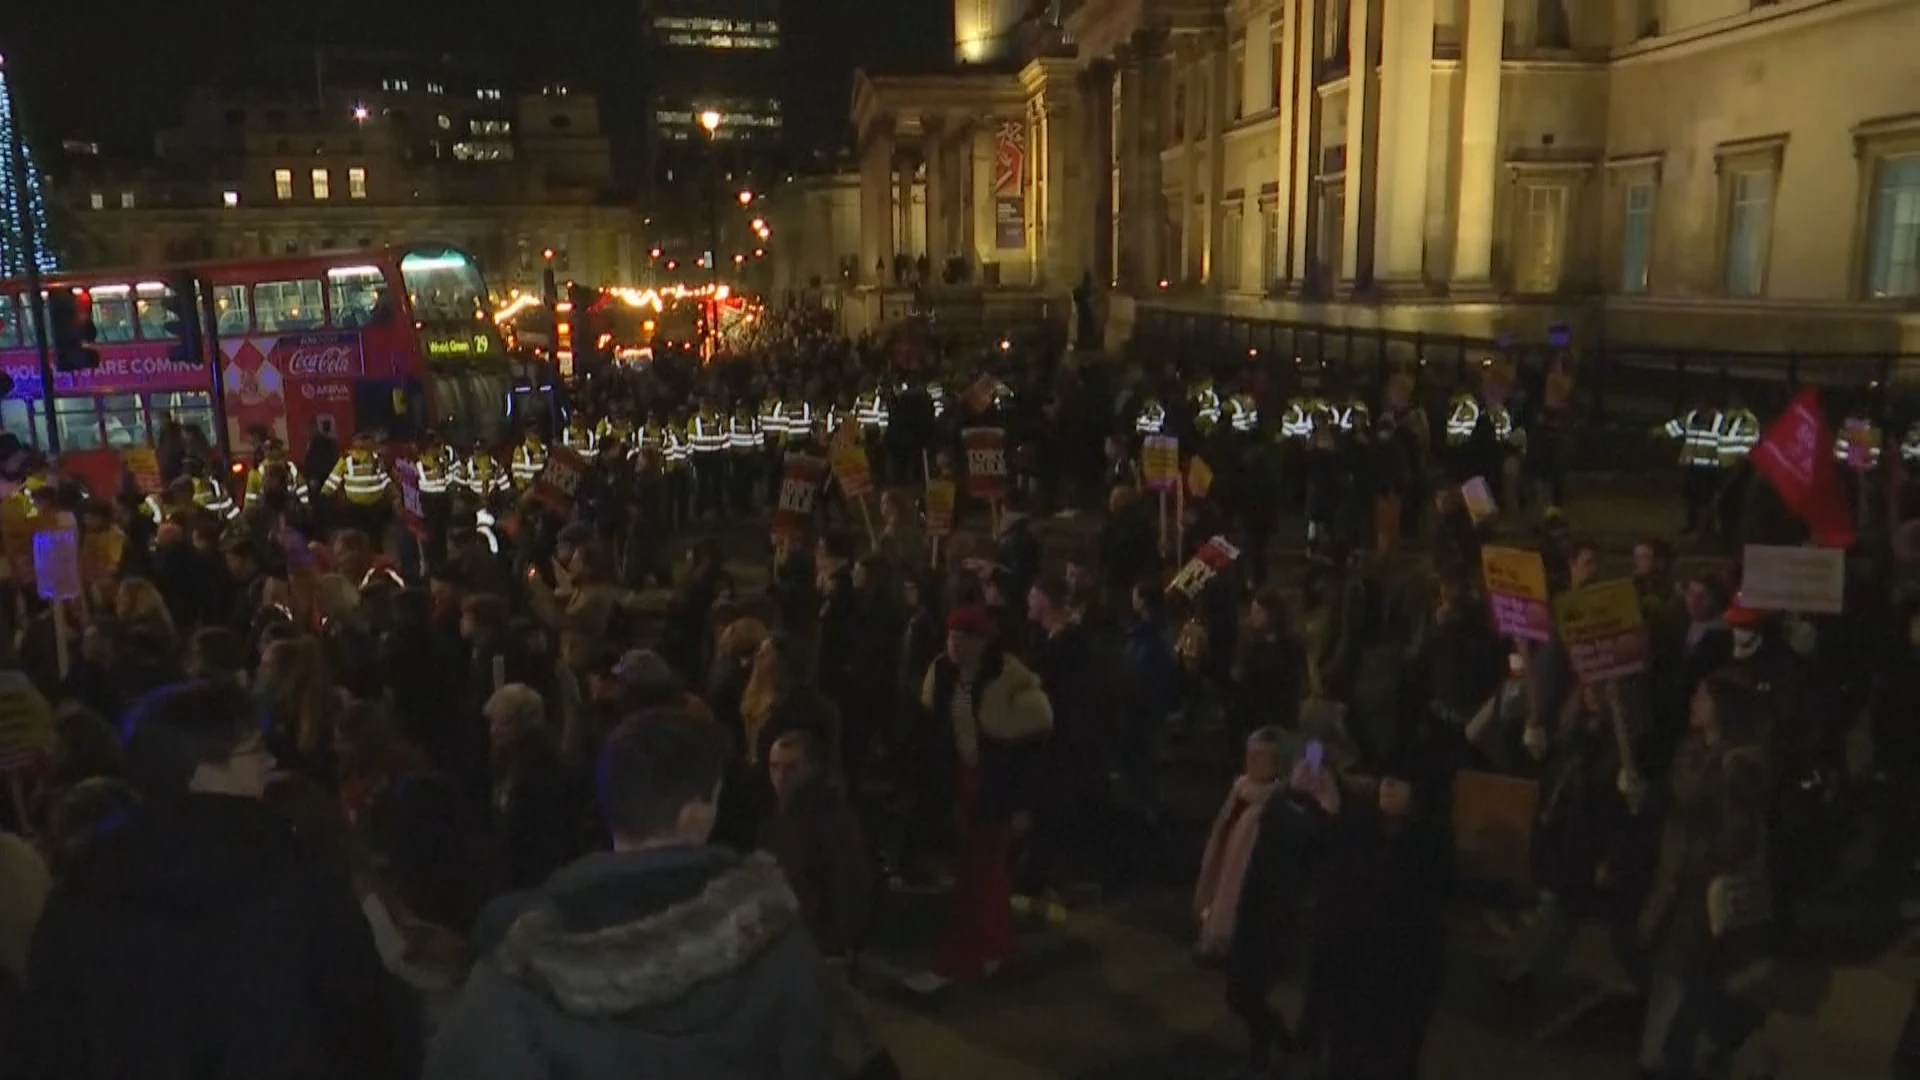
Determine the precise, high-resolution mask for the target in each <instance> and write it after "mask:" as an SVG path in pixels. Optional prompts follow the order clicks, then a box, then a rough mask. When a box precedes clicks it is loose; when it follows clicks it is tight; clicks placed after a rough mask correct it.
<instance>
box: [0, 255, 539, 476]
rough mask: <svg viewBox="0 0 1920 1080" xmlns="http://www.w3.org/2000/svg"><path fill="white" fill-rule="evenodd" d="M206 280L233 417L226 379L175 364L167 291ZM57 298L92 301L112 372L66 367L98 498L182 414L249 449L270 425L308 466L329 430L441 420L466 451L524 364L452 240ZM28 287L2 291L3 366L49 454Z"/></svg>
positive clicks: (73, 424) (500, 418)
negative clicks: (218, 381) (126, 458)
mask: <svg viewBox="0 0 1920 1080" xmlns="http://www.w3.org/2000/svg"><path fill="white" fill-rule="evenodd" d="M181 270H188V271H191V272H192V273H193V274H194V276H196V277H197V278H199V279H200V280H201V281H202V282H204V283H206V285H207V286H209V287H211V289H212V291H213V306H214V311H215V315H216V320H217V323H218V325H217V326H216V327H215V328H214V331H213V334H212V336H213V338H214V340H215V341H216V342H217V343H218V346H219V350H220V360H221V364H220V371H221V375H222V377H223V379H224V387H223V389H224V390H225V395H224V396H225V414H224V415H222V416H216V415H214V412H215V402H214V396H213V393H212V378H213V375H212V372H211V371H210V370H209V369H208V368H207V366H206V365H205V364H203V363H202V364H182V363H177V362H174V361H172V360H169V359H168V351H169V350H170V349H171V348H172V347H173V345H174V341H173V339H172V338H170V337H169V336H168V334H167V332H166V309H165V305H164V303H163V301H164V300H165V299H166V297H167V296H168V295H169V291H168V288H167V286H166V285H165V284H163V282H165V281H167V280H171V279H172V277H173V276H174V275H175V274H177V273H178V272H179V271H181ZM45 287H46V288H48V289H75V290H85V291H86V293H87V294H88V295H89V297H90V298H91V308H92V314H93V325H94V328H95V331H96V333H97V335H98V336H97V340H96V342H95V348H96V349H97V350H98V351H99V354H100V363H99V365H98V366H97V367H94V368H92V369H90V370H86V371H73V372H56V374H55V386H54V417H53V420H54V423H55V424H57V425H58V431H59V436H60V449H61V462H62V465H63V467H65V468H66V469H67V470H69V471H71V472H75V473H78V474H79V475H81V476H84V477H85V478H86V479H87V480H88V481H89V482H90V483H92V484H93V485H94V488H95V490H96V491H101V490H111V489H112V487H113V486H114V485H115V484H116V483H117V481H118V479H119V475H120V469H121V455H122V452H123V451H125V450H127V449H129V448H133V447H138V446H146V445H151V444H152V443H153V441H154V439H155V437H156V436H157V435H158V434H159V432H160V430H161V429H162V427H163V426H164V425H165V424H166V422H167V421H168V420H170V419H171V420H176V421H178V422H180V423H182V424H186V425H195V426H198V427H199V428H200V430H201V432H202V433H203V434H205V435H206V436H207V438H208V439H209V440H210V441H215V442H217V440H218V432H219V430H220V428H221V427H222V426H224V428H225V431H226V433H227V438H228V440H229V444H230V445H231V446H232V448H233V450H234V452H235V454H236V455H239V454H240V453H241V452H242V451H243V450H244V449H245V448H246V447H247V446H248V445H249V433H250V432H251V431H253V430H255V429H264V430H266V431H267V432H269V433H271V434H272V435H274V436H276V437H278V438H279V439H281V440H283V441H284V442H285V443H286V444H287V446H288V447H289V449H290V450H291V452H292V453H293V454H294V455H295V459H296V460H298V459H299V456H300V455H302V454H304V452H305V449H306V446H307V444H308V442H309V441H310V440H311V439H312V437H313V436H314V434H315V433H317V432H326V433H328V434H330V435H332V436H333V437H334V438H335V439H336V440H338V441H339V443H340V444H341V445H342V446H343V447H344V445H345V444H346V443H347V442H348V441H349V440H351V439H352V437H353V435H354V434H355V433H356V432H361V431H368V432H379V433H381V434H383V435H385V436H387V437H389V438H392V439H394V440H398V441H408V440H411V439H413V438H416V437H417V436H418V435H419V434H420V433H421V431H423V430H424V429H425V428H427V427H434V428H437V429H439V431H440V432H441V433H442V434H444V435H445V436H446V437H447V438H448V439H449V440H452V441H454V443H455V445H463V444H467V445H470V444H471V442H472V441H474V440H480V439H486V440H495V439H499V438H502V437H503V436H504V435H505V430H504V429H505V426H506V424H507V422H508V419H507V414H508V409H509V407H510V403H511V401H512V399H513V395H512V390H513V387H514V384H515V381H516V375H519V374H522V373H521V372H518V371H517V370H516V368H517V365H516V363H515V362H514V361H513V360H512V358H510V357H509V355H508V353H507V349H506V345H505V343H504V342H503V341H502V340H501V337H500V334H499V331H498V329H497V328H496V327H495V325H494V321H493V318H492V308H491V306H490V305H489V303H488V298H487V290H486V284H485V282H484V281H483V280H482V278H481V276H480V270H479V267H478V266H477V265H476V264H475V263H474V261H473V259H472V258H470V257H469V256H467V255H466V254H465V253H464V252H461V251H457V250H455V249H453V248H449V247H444V246H418V247H408V248H383V249H379V250H373V251H352V252H339V253H333V254H317V255H305V256H288V257H285V258H270V259H257V260H243V261H231V262H208V263H199V264H194V265H191V266H184V267H182V266H173V267H166V268H155V269H147V270H129V271H87V272H84V273H74V274H60V275H54V276H51V277H49V278H48V279H47V280H46V282H45ZM24 289H25V287H24V284H23V283H22V282H20V281H18V280H13V281H4V282H0V369H4V370H5V371H6V373H7V374H8V375H9V376H11V377H12V378H13V383H14V388H13V392H12V393H11V394H10V395H9V396H8V397H7V398H5V399H4V400H0V424H4V427H5V429H6V430H8V431H11V432H13V433H15V434H16V435H18V436H19V437H20V438H21V439H22V440H23V441H30V442H32V443H33V444H34V445H36V446H39V447H43V448H44V447H46V446H47V445H48V440H47V438H46V435H47V431H46V428H47V416H46V409H45V407H44V405H43V404H42V390H41V385H40V367H39V354H38V346H37V341H36V339H35V336H34V326H33V319H32V317H31V310H30V308H29V307H28V306H27V305H26V304H25V303H24V300H25V297H24V296H23V295H22V294H23V292H24Z"/></svg>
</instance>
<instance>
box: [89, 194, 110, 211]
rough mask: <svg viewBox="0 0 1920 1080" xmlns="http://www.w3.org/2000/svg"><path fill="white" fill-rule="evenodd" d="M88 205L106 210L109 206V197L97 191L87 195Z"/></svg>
mask: <svg viewBox="0 0 1920 1080" xmlns="http://www.w3.org/2000/svg"><path fill="white" fill-rule="evenodd" d="M87 205H89V206H91V207H93V208H94V209H95V210H105V209H106V208H107V197H106V196H105V195H102V194H100V193H99V192H97V191H96V192H94V193H93V194H91V195H89V196H87Z"/></svg>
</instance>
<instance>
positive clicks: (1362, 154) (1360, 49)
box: [1340, 0, 1384, 286]
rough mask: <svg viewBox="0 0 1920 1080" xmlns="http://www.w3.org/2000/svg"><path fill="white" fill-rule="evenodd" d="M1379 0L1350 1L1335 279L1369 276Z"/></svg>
mask: <svg viewBox="0 0 1920 1080" xmlns="http://www.w3.org/2000/svg"><path fill="white" fill-rule="evenodd" d="M1379 3H1380V0H1353V8H1352V11H1351V13H1350V14H1349V16H1348V19H1349V20H1350V21H1349V22H1348V24H1347V25H1348V36H1347V46H1348V52H1347V181H1346V183H1347V213H1346V221H1345V222H1344V223H1343V225H1344V233H1345V234H1344V235H1343V236H1342V237H1341V242H1340V283H1341V285H1342V286H1365V285H1367V284H1368V283H1370V282H1371V281H1372V280H1373V225H1374V216H1375V210H1376V207H1377V204H1378V195H1379V191H1378V188H1379V173H1380V168H1379V165H1380V163H1379V153H1378V146H1379V139H1380V73H1379V69H1378V68H1377V67H1375V66H1374V58H1375V57H1377V56H1379V55H1380V47H1379V46H1380V29H1381V23H1382V22H1383V21H1384V20H1382V18H1381V11H1380V8H1379V7H1378V6H1377V5H1378V4H1379Z"/></svg>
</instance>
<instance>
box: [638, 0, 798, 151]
mask: <svg viewBox="0 0 1920 1080" xmlns="http://www.w3.org/2000/svg"><path fill="white" fill-rule="evenodd" d="M640 14H641V25H642V27H643V32H644V33H645V35H646V56H647V63H646V67H645V71H646V77H647V80H648V87H647V105H648V111H647V126H648V140H647V141H648V149H649V151H650V154H651V157H652V158H653V165H654V172H655V178H656V179H665V177H664V175H663V173H662V170H663V169H672V168H674V167H676V166H677V165H681V164H682V162H680V161H679V160H677V159H679V158H681V157H682V155H680V154H677V153H676V152H675V151H676V148H677V146H679V145H684V144H687V143H694V142H698V143H705V142H706V141H707V140H708V138H709V136H708V133H707V132H706V130H705V129H704V128H703V127H702V126H701V124H700V117H701V114H702V113H705V112H709V111H711V112H715V113H718V114H719V117H720V124H719V126H718V127H717V128H716V129H715V130H714V132H713V134H712V136H711V138H712V139H713V141H715V142H717V143H723V144H729V146H728V152H729V156H730V157H733V158H738V157H741V156H742V155H746V156H752V155H753V154H755V153H756V152H757V151H759V150H761V149H763V148H772V147H777V146H779V145H781V144H782V143H783V142H784V140H785V135H786V130H785V121H784V117H783V115H782V111H781V101H780V98H781V77H782V72H781V68H780V62H781V61H780V46H781V40H780V29H781V28H780V5H779V2H778V0H722V2H717V3H716V2H714V0H641V4H640Z"/></svg>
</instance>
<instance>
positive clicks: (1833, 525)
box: [1753, 387, 1854, 548]
mask: <svg viewBox="0 0 1920 1080" xmlns="http://www.w3.org/2000/svg"><path fill="white" fill-rule="evenodd" d="M1753 463H1754V466H1755V467H1756V468H1758V469H1759V470H1760V474H1761V475H1762V476H1765V477H1766V478H1767V481H1768V482H1769V483H1771V484H1772V485H1773V489H1774V490H1775V491H1777V492H1779V493H1780V501H1781V502H1782V503H1784V504H1786V507H1787V509H1788V510H1791V511H1793V515H1794V516H1795V517H1797V518H1799V519H1800V520H1801V521H1803V522H1805V523H1806V526H1807V528H1808V529H1809V530H1811V531H1812V533H1813V540H1814V543H1817V544H1819V545H1820V546H1822V547H1835V548H1848V547H1852V546H1853V539H1854V530H1853V511H1852V510H1850V509H1849V508H1848V507H1847V492H1846V487H1845V486H1844V485H1843V484H1842V483H1841V481H1840V473H1839V466H1838V465H1837V464H1836V463H1835V462H1834V460H1833V432H1832V431H1830V430H1828V428H1827V419H1826V414H1824V413H1823V412H1821V411H1820V392H1819V391H1818V390H1815V389H1813V388H1811V387H1809V388H1807V389H1805V390H1802V391H1800V394H1799V396H1797V397H1795V398H1794V399H1793V403H1792V404H1790V405H1788V406H1787V409H1786V411H1785V412H1783V413H1781V414H1780V418H1779V419H1778V420H1775V421H1774V422H1773V426H1772V427H1771V428H1768V429H1767V434H1766V437H1765V438H1763V439H1761V440H1760V445H1758V446H1756V447H1754V448H1753Z"/></svg>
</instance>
